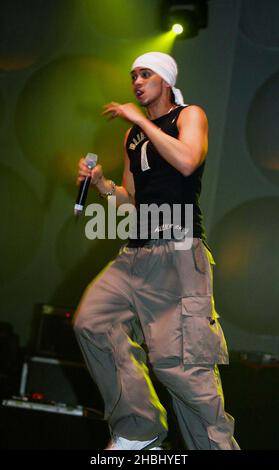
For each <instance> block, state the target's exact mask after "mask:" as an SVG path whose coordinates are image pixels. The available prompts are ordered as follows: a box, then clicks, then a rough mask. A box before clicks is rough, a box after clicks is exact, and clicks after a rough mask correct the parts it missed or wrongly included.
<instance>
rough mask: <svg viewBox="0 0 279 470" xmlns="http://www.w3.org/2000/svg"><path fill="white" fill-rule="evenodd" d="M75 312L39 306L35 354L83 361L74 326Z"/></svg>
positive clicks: (44, 305) (43, 305) (45, 305)
mask: <svg viewBox="0 0 279 470" xmlns="http://www.w3.org/2000/svg"><path fill="white" fill-rule="evenodd" d="M73 315H74V310H73V309H71V308H65V307H56V306H53V305H47V304H41V305H38V306H37V317H38V318H37V326H36V334H35V337H36V341H35V354H36V355H38V356H47V357H54V358H60V359H66V360H73V361H78V362H79V361H80V362H81V361H82V354H81V352H80V349H79V346H78V343H77V340H76V337H75V334H74V331H73V326H72V319H73Z"/></svg>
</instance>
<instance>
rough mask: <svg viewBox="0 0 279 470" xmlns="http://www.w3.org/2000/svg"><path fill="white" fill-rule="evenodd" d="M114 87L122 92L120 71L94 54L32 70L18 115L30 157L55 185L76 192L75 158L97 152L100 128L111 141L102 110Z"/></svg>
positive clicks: (21, 141)
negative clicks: (61, 185) (95, 141)
mask: <svg viewBox="0 0 279 470" xmlns="http://www.w3.org/2000/svg"><path fill="white" fill-rule="evenodd" d="M116 90H117V93H118V96H121V93H122V90H123V76H122V74H121V73H120V72H119V70H118V69H117V68H116V67H115V66H113V65H111V64H110V63H107V62H104V61H101V60H99V59H94V58H92V57H75V58H68V59H62V60H59V61H55V62H53V63H51V64H49V65H48V66H46V67H44V68H42V69H40V70H39V71H38V72H36V73H35V74H33V75H32V77H31V78H30V79H29V81H28V82H27V83H26V86H25V88H24V90H23V91H22V93H21V95H20V97H19V101H18V105H17V110H16V118H15V119H16V133H17V137H18V142H19V144H20V147H21V149H22V151H23V153H24V155H25V156H26V158H28V160H29V161H30V162H31V163H32V164H33V165H34V166H35V167H36V168H38V169H39V170H40V171H42V172H43V173H45V174H46V175H47V176H48V177H49V178H50V179H52V180H53V182H54V183H55V184H57V181H58V182H59V183H62V184H63V186H64V187H67V185H68V187H69V189H71V190H72V188H73V184H74V181H75V179H76V173H77V161H78V159H79V158H80V157H81V156H82V155H85V154H86V153H87V152H93V153H94V152H95V148H94V137H95V134H96V133H97V131H98V130H99V129H100V128H101V126H106V128H107V136H106V140H107V141H110V140H111V136H110V133H109V129H110V127H109V126H108V124H107V122H106V118H105V117H104V116H102V115H101V113H102V111H103V105H104V104H105V103H107V102H108V101H111V100H112V97H113V96H115V92H116ZM125 91H126V92H127V90H125ZM120 125H121V124H120V123H119V126H120ZM112 158H113V157H112V155H111V154H110V155H107V159H109V160H112ZM103 163H104V162H103ZM119 164H122V161H120V162H119ZM113 165H115V162H113Z"/></svg>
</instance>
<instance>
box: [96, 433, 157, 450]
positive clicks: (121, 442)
mask: <svg viewBox="0 0 279 470" xmlns="http://www.w3.org/2000/svg"><path fill="white" fill-rule="evenodd" d="M157 439H158V437H157V436H156V437H155V438H154V439H151V440H150V441H129V440H128V439H125V438H124V437H117V436H115V437H114V438H113V439H112V441H111V442H110V443H109V445H108V446H107V447H106V448H105V450H141V449H145V448H146V447H147V446H148V445H149V444H152V442H154V441H156V440H157ZM158 449H161V447H153V448H152V449H150V450H158Z"/></svg>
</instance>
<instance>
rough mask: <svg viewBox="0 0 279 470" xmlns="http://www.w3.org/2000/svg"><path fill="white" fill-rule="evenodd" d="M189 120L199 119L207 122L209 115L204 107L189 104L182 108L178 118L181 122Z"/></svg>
mask: <svg viewBox="0 0 279 470" xmlns="http://www.w3.org/2000/svg"><path fill="white" fill-rule="evenodd" d="M188 120H199V121H201V122H207V115H206V112H205V110H204V108H203V107H202V106H200V105H197V104H188V105H186V106H184V108H183V109H182V110H181V112H180V114H179V118H178V124H179V123H183V122H185V123H187V121H188Z"/></svg>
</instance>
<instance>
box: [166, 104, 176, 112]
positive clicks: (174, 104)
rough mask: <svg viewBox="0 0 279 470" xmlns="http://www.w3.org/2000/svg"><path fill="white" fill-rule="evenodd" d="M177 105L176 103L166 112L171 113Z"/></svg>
mask: <svg viewBox="0 0 279 470" xmlns="http://www.w3.org/2000/svg"><path fill="white" fill-rule="evenodd" d="M176 107H177V106H176V104H174V105H172V107H171V108H170V109H169V110H168V112H167V113H166V114H169V113H170V112H171V111H172V110H173V109H175V108H176Z"/></svg>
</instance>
